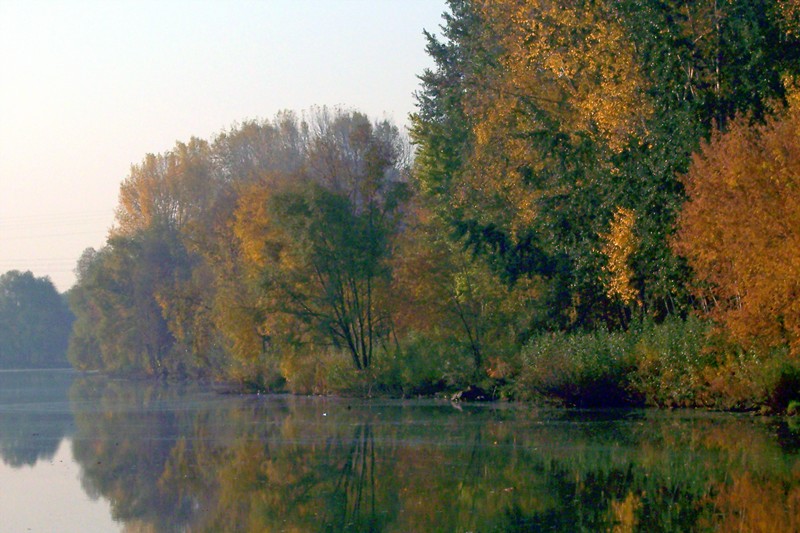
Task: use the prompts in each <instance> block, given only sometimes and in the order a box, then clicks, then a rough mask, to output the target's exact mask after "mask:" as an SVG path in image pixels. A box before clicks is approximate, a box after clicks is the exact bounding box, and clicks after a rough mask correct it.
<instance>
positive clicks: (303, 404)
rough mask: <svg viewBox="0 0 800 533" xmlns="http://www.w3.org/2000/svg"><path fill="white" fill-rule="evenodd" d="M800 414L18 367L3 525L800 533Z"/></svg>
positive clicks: (3, 393)
mask: <svg viewBox="0 0 800 533" xmlns="http://www.w3.org/2000/svg"><path fill="white" fill-rule="evenodd" d="M793 424H794V425H793ZM798 426H800V420H797V419H795V420H791V419H782V418H772V417H756V416H751V415H744V414H743V415H735V414H721V413H706V412H696V411H677V412H665V411H653V410H619V411H573V410H561V409H537V408H535V407H532V406H530V405H519V404H503V403H500V404H451V403H450V402H447V401H438V400H357V399H347V398H308V397H292V396H269V395H268V396H259V395H246V396H240V395H233V394H222V393H220V392H219V391H215V390H212V388H211V387H210V386H201V385H197V384H191V385H190V384H157V383H147V382H131V381H124V380H113V379H107V378H104V377H102V376H97V375H88V376H84V375H80V374H77V373H73V372H69V371H6V372H0V530H2V531H4V532H5V531H9V532H16V531H20V532H26V531H47V532H52V531H82V532H87V531H101V532H106V531H122V530H126V531H402V532H428V531H447V532H449V531H462V532H467V531H474V532H483V531H489V532H491V531H497V532H501V531H502V532H506V531H620V532H622V531H648V532H649V531H770V532H780V531H800V454H798V452H799V451H800V427H798Z"/></svg>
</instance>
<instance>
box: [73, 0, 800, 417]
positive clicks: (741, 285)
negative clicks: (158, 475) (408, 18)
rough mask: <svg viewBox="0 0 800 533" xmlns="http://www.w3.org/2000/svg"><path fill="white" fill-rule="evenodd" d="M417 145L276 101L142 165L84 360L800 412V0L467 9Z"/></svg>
mask: <svg viewBox="0 0 800 533" xmlns="http://www.w3.org/2000/svg"><path fill="white" fill-rule="evenodd" d="M443 20H444V22H443V25H442V27H441V28H440V31H439V32H430V33H426V36H427V42H428V44H427V52H428V54H429V56H430V58H431V59H432V61H433V65H434V66H433V67H432V68H431V69H429V70H426V71H425V72H421V73H419V77H420V88H419V90H418V92H417V93H416V101H417V111H416V112H415V113H414V114H413V115H412V117H411V124H412V125H411V128H410V131H409V133H408V135H407V134H406V133H405V132H403V131H401V130H400V129H399V128H398V127H397V126H396V125H394V124H392V123H390V122H388V121H385V120H384V121H375V120H373V119H371V118H370V117H367V116H365V115H364V114H362V113H360V112H358V111H355V110H350V109H327V108H315V109H311V110H308V111H305V112H291V111H286V112H282V113H280V114H278V115H277V116H275V117H273V118H271V119H262V120H248V121H245V122H242V123H239V124H237V125H235V126H233V127H231V128H229V129H227V130H225V131H223V132H221V133H219V134H218V135H216V136H215V137H213V138H212V139H199V138H191V139H189V140H187V141H186V142H178V143H176V145H175V146H174V148H172V149H171V150H169V151H167V152H164V153H161V154H148V155H146V156H145V157H144V159H143V160H142V161H141V162H139V163H137V164H134V165H132V167H131V170H130V173H129V175H128V176H127V177H126V178H125V180H124V181H123V183H122V185H121V188H120V193H119V203H118V208H117V215H116V222H115V224H114V226H113V227H112V228H111V230H110V232H109V238H108V241H107V243H106V245H105V246H104V247H102V248H101V249H99V250H95V249H88V250H86V251H85V252H84V254H83V255H82V257H81V259H80V260H79V263H78V265H77V269H76V272H77V274H78V281H77V283H76V285H75V287H74V288H73V289H72V290H71V291H70V292H69V295H68V296H69V303H70V307H71V309H72V311H73V313H74V314H75V316H76V321H75V323H74V326H73V331H72V336H71V339H70V342H69V351H68V356H69V359H70V361H71V363H72V364H73V365H74V366H75V367H76V368H79V369H83V370H100V371H103V372H107V373H111V374H124V375H144V376H153V377H160V378H171V379H172V378H174V379H184V378H186V379H209V380H221V381H226V382H230V383H234V384H238V386H240V387H243V388H246V389H258V390H270V391H274V390H288V391H291V392H295V393H317V394H327V393H338V394H355V395H375V394H382V395H397V396H416V395H434V394H441V395H450V394H453V393H455V392H457V391H462V392H463V391H472V392H473V393H475V392H476V391H477V394H476V395H478V396H481V397H487V398H506V399H515V400H545V401H553V402H557V403H560V404H563V405H568V406H581V407H588V406H599V405H649V406H662V407H711V408H719V409H732V410H754V409H761V410H764V411H768V410H770V411H774V412H782V411H787V410H788V411H790V412H791V411H794V410H797V409H798V407H800V403H799V402H800V357H799V356H800V303H798V302H800V299H799V298H798V296H800V254H799V253H798V250H800V246H799V245H800V137H799V136H798V134H797V132H798V130H799V129H800V87H799V86H798V80H800V78H798V76H799V75H800V2H797V1H789V0H785V1H780V0H726V1H725V2H708V1H681V2H676V1H658V2H656V1H652V0H620V1H611V0H599V1H592V2H589V1H585V0H570V1H568V2H550V1H546V0H450V1H449V10H448V12H447V13H445V14H444V19H443Z"/></svg>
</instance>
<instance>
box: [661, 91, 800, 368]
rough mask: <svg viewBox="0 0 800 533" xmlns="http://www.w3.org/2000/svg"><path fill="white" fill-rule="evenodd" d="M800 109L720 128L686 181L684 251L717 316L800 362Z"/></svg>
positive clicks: (737, 333)
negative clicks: (789, 352) (787, 349)
mask: <svg viewBox="0 0 800 533" xmlns="http://www.w3.org/2000/svg"><path fill="white" fill-rule="evenodd" d="M798 104H800V102H798V101H797V99H793V100H792V102H791V105H790V106H789V107H788V109H787V110H786V111H785V112H784V113H782V114H781V115H779V116H777V117H775V118H772V119H769V120H768V121H767V122H766V123H765V124H763V125H760V124H753V123H752V122H751V119H750V118H749V117H739V118H738V119H737V120H735V121H734V122H733V123H732V124H731V125H730V128H729V129H728V131H726V132H721V131H719V130H716V131H715V132H714V135H713V136H712V138H711V140H710V141H709V142H707V143H704V144H703V146H702V149H701V150H700V152H699V153H698V154H696V155H695V157H694V158H693V161H692V166H691V168H690V169H689V172H688V173H687V174H686V176H685V177H684V183H685V186H686V190H687V194H688V196H689V201H688V202H687V203H686V204H685V206H684V209H683V211H682V213H681V217H680V231H679V233H678V236H677V239H676V248H677V250H678V251H680V252H681V253H683V254H685V255H686V257H687V259H688V261H689V264H690V265H691V266H692V268H693V269H694V271H695V273H696V275H697V278H698V282H699V283H698V285H697V286H696V291H697V294H698V296H700V297H701V298H703V299H704V300H705V301H706V303H707V305H708V306H710V307H711V313H712V316H714V317H715V318H716V319H717V320H719V321H720V323H721V324H722V325H723V326H724V327H725V328H726V329H727V330H728V331H729V332H730V333H731V334H732V335H733V336H734V338H736V339H737V340H739V341H741V342H742V343H744V344H745V345H746V346H756V347H761V348H764V347H775V346H781V345H788V346H789V347H790V348H791V350H792V353H793V354H794V355H795V357H796V356H797V355H798V354H800V305H798V296H800V281H798V280H800V257H798V254H797V250H798V246H800V230H798V228H800V140H799V139H798V136H797V131H798V128H800V105H798Z"/></svg>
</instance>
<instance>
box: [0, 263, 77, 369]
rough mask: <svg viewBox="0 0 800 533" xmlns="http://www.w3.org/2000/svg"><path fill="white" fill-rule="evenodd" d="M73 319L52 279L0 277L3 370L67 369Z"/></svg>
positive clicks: (16, 273)
mask: <svg viewBox="0 0 800 533" xmlns="http://www.w3.org/2000/svg"><path fill="white" fill-rule="evenodd" d="M73 320H74V317H73V315H72V313H71V312H70V310H69V307H68V306H67V302H66V300H65V299H64V297H63V296H61V295H60V294H58V291H57V290H56V288H55V286H54V285H53V283H52V282H51V281H50V279H49V278H37V277H34V275H33V273H31V272H19V271H17V270H12V271H9V272H6V273H5V274H3V275H2V276H0V368H52V367H58V368H64V367H68V366H69V363H68V362H67V341H68V339H69V335H70V331H71V330H72V321H73Z"/></svg>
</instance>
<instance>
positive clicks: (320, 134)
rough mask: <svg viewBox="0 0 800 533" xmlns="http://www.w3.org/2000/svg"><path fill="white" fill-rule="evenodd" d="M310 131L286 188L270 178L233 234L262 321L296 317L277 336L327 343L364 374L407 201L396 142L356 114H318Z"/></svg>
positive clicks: (382, 323) (389, 131)
mask: <svg viewBox="0 0 800 533" xmlns="http://www.w3.org/2000/svg"><path fill="white" fill-rule="evenodd" d="M310 131H311V133H310V136H309V139H308V145H307V151H306V153H305V160H304V165H303V167H302V169H301V170H300V171H299V172H298V173H297V174H296V175H295V176H294V183H291V184H289V183H286V182H285V181H284V182H283V183H280V180H277V181H276V179H275V178H274V177H268V178H267V179H265V180H264V181H262V183H261V184H259V185H256V186H255V187H253V188H252V189H251V190H249V191H248V192H247V193H246V195H245V196H244V197H243V198H242V201H241V202H240V207H239V210H238V211H237V215H236V216H237V235H238V237H239V239H240V240H241V243H242V247H243V249H244V250H245V252H246V257H249V260H250V262H251V264H252V265H253V266H254V267H255V268H257V269H258V270H259V271H260V272H261V274H260V275H261V278H262V286H263V289H264V294H263V298H264V299H265V300H264V301H265V302H268V307H269V308H268V313H270V314H276V313H277V314H282V315H288V316H292V317H294V318H295V319H296V327H295V328H290V331H285V332H279V333H280V334H281V335H283V336H284V337H286V336H287V335H288V336H291V335H295V336H296V339H301V338H303V337H304V335H303V334H305V337H304V338H305V339H306V340H309V339H311V340H312V341H313V342H316V343H319V342H322V341H324V342H325V343H328V344H332V345H333V346H335V347H337V348H341V349H343V350H345V351H347V352H348V353H349V354H350V356H351V358H352V361H353V364H354V366H355V368H357V369H364V368H367V367H369V366H370V365H371V364H372V360H373V358H374V355H375V352H376V350H377V348H378V346H379V343H380V340H381V338H385V337H386V335H387V332H388V331H389V324H388V312H387V310H385V309H381V308H380V306H379V305H378V302H379V298H378V294H379V292H380V290H381V287H382V286H385V284H386V283H387V282H388V279H389V272H388V270H387V267H386V264H385V259H386V258H387V257H388V256H389V255H390V253H391V237H392V235H393V233H394V232H395V231H396V228H397V225H398V223H399V220H400V219H399V214H400V207H401V205H402V201H403V199H404V196H405V189H406V188H405V184H404V182H403V179H402V178H403V175H402V164H403V156H404V152H403V144H402V142H401V141H400V138H399V132H398V130H397V129H396V128H394V127H393V126H391V125H389V124H388V123H385V122H384V123H381V122H379V123H376V124H373V123H371V122H370V121H369V120H368V119H367V117H365V116H364V115H361V114H359V113H348V112H342V111H336V112H334V113H333V114H329V112H328V111H326V110H324V109H322V110H318V111H317V112H316V113H315V114H314V115H313V116H312V117H311V119H310ZM265 319H266V317H265ZM270 320H276V318H275V317H272V318H270Z"/></svg>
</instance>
